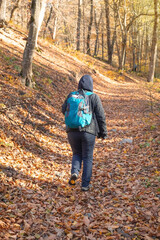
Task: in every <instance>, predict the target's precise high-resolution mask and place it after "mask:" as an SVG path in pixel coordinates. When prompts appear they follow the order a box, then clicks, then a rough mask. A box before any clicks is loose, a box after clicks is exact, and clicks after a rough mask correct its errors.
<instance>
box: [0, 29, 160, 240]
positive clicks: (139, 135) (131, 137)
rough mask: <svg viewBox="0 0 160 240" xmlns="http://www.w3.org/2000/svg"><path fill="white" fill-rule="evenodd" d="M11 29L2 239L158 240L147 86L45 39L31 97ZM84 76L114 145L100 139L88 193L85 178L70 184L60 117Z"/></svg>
mask: <svg viewBox="0 0 160 240" xmlns="http://www.w3.org/2000/svg"><path fill="white" fill-rule="evenodd" d="M8 31H9V32H8V33H7V34H8V35H7V36H6V37H4V35H3V34H2V35H3V36H2V35H0V38H1V39H2V40H1V41H0V47H1V51H0V59H1V60H2V61H1V62H2V64H1V67H0V72H1V79H0V90H1V95H0V102H1V104H0V110H1V115H0V152H1V154H0V180H1V186H0V197H1V202H0V210H1V217H0V229H1V231H0V239H41V240H42V239H45V240H48V239H115V240H118V239H119V240H121V239H137V240H139V239H146V240H150V239H158V238H159V237H160V235H159V231H160V228H159V222H160V211H159V198H160V194H159V181H160V179H159V171H160V170H159V158H160V156H159V145H158V144H159V129H158V123H157V119H156V118H155V117H154V116H153V115H152V114H151V113H150V100H151V99H150V95H149V91H148V89H147V87H146V85H145V83H144V82H143V81H141V82H140V81H137V79H134V78H133V77H129V76H127V77H126V76H125V75H122V76H121V75H118V74H117V73H115V75H114V76H115V77H113V68H109V66H108V65H106V64H104V63H102V65H100V61H98V60H97V61H95V60H93V62H92V63H90V65H91V66H92V67H89V64H85V63H81V61H80V60H77V59H76V58H75V57H73V56H69V55H68V54H67V53H64V52H63V51H60V50H58V49H56V48H55V47H52V46H51V45H49V44H48V43H46V42H44V41H43V43H40V47H41V51H40V52H37V53H36V56H35V61H34V66H33V70H34V76H35V82H36V89H28V88H26V87H23V86H21V84H20V82H19V79H18V77H17V75H18V70H19V69H20V63H21V59H22V52H23V51H22V50H23V48H21V47H20V46H21V44H22V43H23V44H22V45H23V46H24V42H23V41H24V40H22V38H23V36H22V35H19V33H15V32H11V30H8ZM11 33H12V34H11ZM7 39H8V40H7ZM10 41H11V42H10ZM20 43H21V44H20ZM85 58H87V59H88V57H87V56H85ZM89 60H91V58H90V57H89V59H88V60H87V61H88V62H89ZM85 61H86V59H85ZM84 73H89V74H91V75H92V77H93V79H94V90H95V92H96V93H97V94H98V95H99V96H100V98H101V99H102V103H103V106H104V109H105V113H106V121H107V127H108V139H106V140H104V141H103V140H100V139H97V141H96V147H95V152H94V162H93V177H92V186H93V187H92V189H91V191H89V192H81V179H80V178H79V179H78V181H77V184H76V186H75V187H70V186H69V185H68V179H69V177H70V168H71V157H72V156H71V155H72V154H71V149H70V147H69V144H68V141H67V135H66V133H65V126H64V117H63V115H62V114H61V105H62V103H63V101H64V99H65V97H66V96H67V94H68V93H69V92H70V91H71V90H73V88H74V89H76V88H77V82H76V81H75V80H76V79H77V80H78V79H79V77H80V76H81V75H82V74H84ZM107 74H108V75H107ZM107 76H108V77H109V78H107ZM110 76H112V77H113V78H111V77H110ZM116 76H117V79H116ZM154 97H155V98H157V97H158V95H156V94H155V95H154ZM127 141H128V143H126V142H127Z"/></svg>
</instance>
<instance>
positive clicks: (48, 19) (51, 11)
mask: <svg viewBox="0 0 160 240" xmlns="http://www.w3.org/2000/svg"><path fill="white" fill-rule="evenodd" d="M52 13H53V6H52V4H51V5H50V12H49V16H48V18H47V21H46V26H45V30H44V32H43V38H45V37H46V32H47V29H48V24H49V22H50V20H51V17H52Z"/></svg>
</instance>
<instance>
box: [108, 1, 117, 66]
mask: <svg viewBox="0 0 160 240" xmlns="http://www.w3.org/2000/svg"><path fill="white" fill-rule="evenodd" d="M105 12H106V28H107V50H108V63H109V64H112V56H113V48H114V44H115V40H116V26H115V29H114V33H113V37H112V39H111V25H110V10H109V0H105ZM115 20H116V19H115Z"/></svg>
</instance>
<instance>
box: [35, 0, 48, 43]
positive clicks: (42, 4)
mask: <svg viewBox="0 0 160 240" xmlns="http://www.w3.org/2000/svg"><path fill="white" fill-rule="evenodd" d="M38 1H39V2H40V12H39V19H38V29H37V35H36V46H35V47H37V39H38V34H39V31H40V28H41V25H42V22H43V19H44V14H45V10H46V1H47V0H38Z"/></svg>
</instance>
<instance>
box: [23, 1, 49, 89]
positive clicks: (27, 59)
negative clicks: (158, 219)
mask: <svg viewBox="0 0 160 240" xmlns="http://www.w3.org/2000/svg"><path fill="white" fill-rule="evenodd" d="M43 1H44V0H32V5H31V19H30V25H29V34H28V39H27V43H26V46H25V50H24V53H23V61H22V70H21V74H20V75H21V76H22V83H23V84H25V85H26V86H31V87H32V60H33V54H34V49H35V46H36V43H37V37H38V31H39V29H40V24H41V23H42V20H43V19H40V16H41V14H42V13H43V12H44V10H43V11H42V7H45V5H44V3H42V2H43ZM42 16H44V15H43V14H42Z"/></svg>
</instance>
